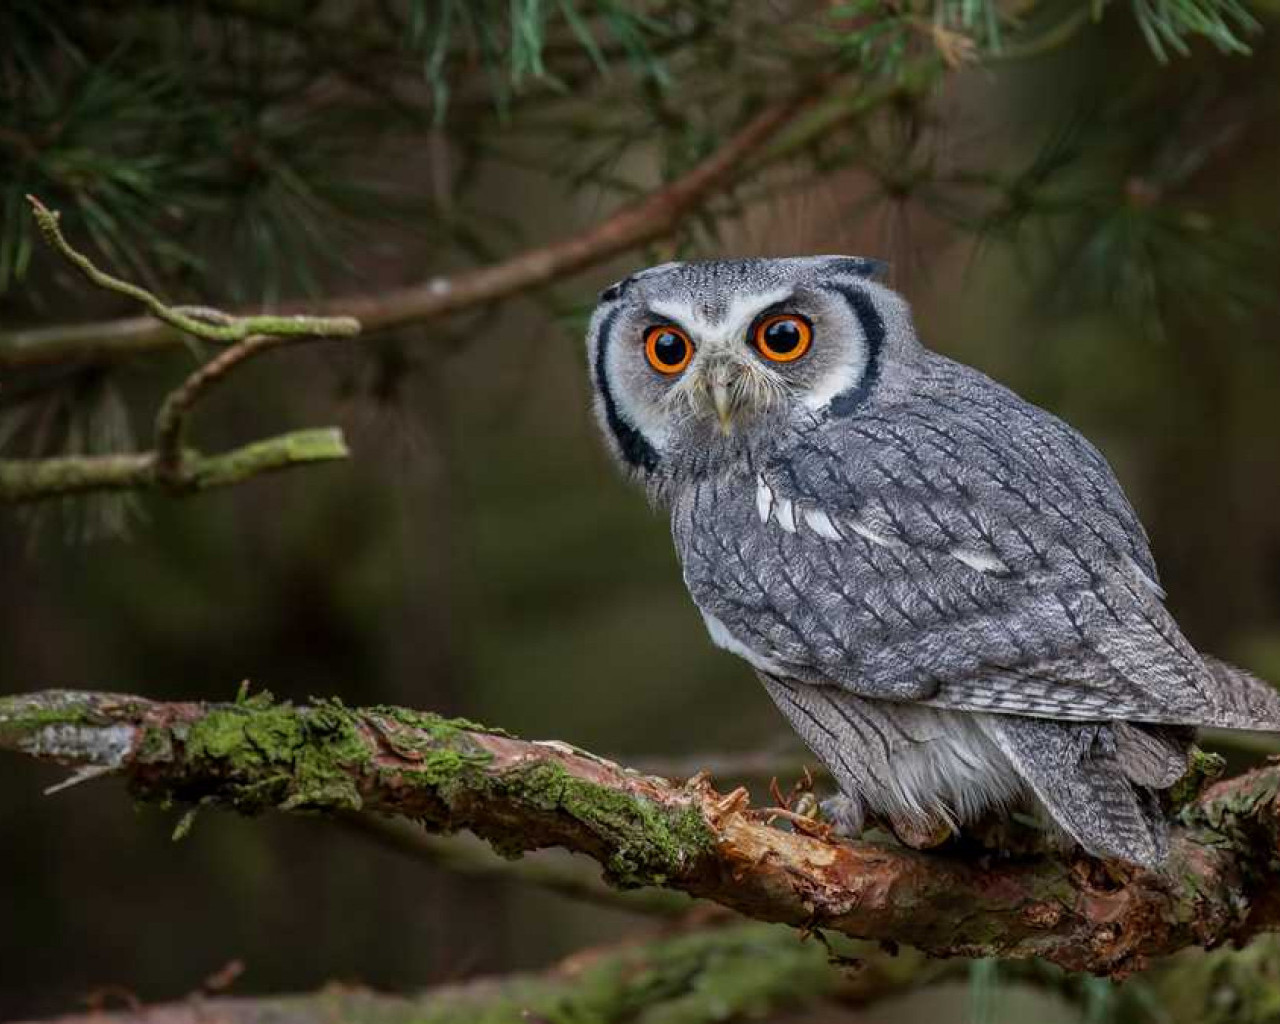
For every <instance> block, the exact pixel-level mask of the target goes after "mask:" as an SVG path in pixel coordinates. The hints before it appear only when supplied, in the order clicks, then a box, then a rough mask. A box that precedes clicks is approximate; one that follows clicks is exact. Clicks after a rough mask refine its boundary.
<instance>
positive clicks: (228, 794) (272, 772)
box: [147, 694, 370, 814]
mask: <svg viewBox="0 0 1280 1024" xmlns="http://www.w3.org/2000/svg"><path fill="white" fill-rule="evenodd" d="M174 735H175V738H177V739H179V740H180V741H181V743H182V746H183V750H184V754H185V758H186V760H187V761H188V762H189V763H190V766H191V769H192V773H193V774H198V773H207V775H208V777H209V778H210V779H214V780H217V782H218V783H219V785H218V799H219V802H221V803H225V804H229V805H230V806H232V807H234V808H235V809H236V810H239V811H242V812H244V813H248V814H254V813H257V812H259V811H262V810H266V809H267V808H270V807H279V808H280V809H282V810H303V809H309V808H317V809H324V810H358V809H359V807H360V805H361V798H360V793H359V790H358V789H357V787H356V783H355V781H354V777H353V772H352V769H353V768H355V769H359V768H360V766H362V765H363V764H365V763H366V762H367V761H368V760H369V757H370V754H369V748H368V746H367V744H366V742H365V740H364V738H363V736H362V734H361V732H360V729H359V725H358V718H357V716H356V714H355V713H354V712H351V711H348V710H346V709H345V708H342V707H341V706H339V705H336V704H334V703H332V702H324V703H320V704H316V705H314V706H312V707H309V708H295V707H293V706H292V705H289V704H277V703H275V702H274V701H272V700H271V698H270V696H269V695H265V694H257V695H255V696H254V697H252V698H250V699H248V700H245V701H243V702H242V703H238V704H233V705H225V706H220V707H216V708H212V709H210V710H208V711H207V712H205V714H203V715H202V716H201V717H199V718H197V719H196V720H195V721H193V722H191V723H190V724H189V725H188V726H187V727H186V728H185V729H183V730H180V729H175V730H174ZM147 742H151V743H154V744H156V745H157V746H158V745H159V742H160V741H158V740H156V741H150V740H148V741H147Z"/></svg>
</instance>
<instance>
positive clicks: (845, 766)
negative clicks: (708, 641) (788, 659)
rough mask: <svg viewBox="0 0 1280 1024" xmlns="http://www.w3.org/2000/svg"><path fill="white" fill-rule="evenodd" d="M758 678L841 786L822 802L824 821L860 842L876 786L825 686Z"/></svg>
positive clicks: (857, 745) (849, 730) (764, 675)
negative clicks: (828, 700)
mask: <svg viewBox="0 0 1280 1024" xmlns="http://www.w3.org/2000/svg"><path fill="white" fill-rule="evenodd" d="M756 674H757V675H758V676H759V677H760V681H761V682H763V683H764V686H765V689H766V690H768V692H769V696H771V697H772V698H773V701H774V703H775V704H777V705H778V709H779V710H780V711H781V712H782V713H783V715H785V716H786V718H787V721H788V722H790V723H791V727H792V728H793V729H795V731H796V732H797V733H799V735H800V738H801V739H802V740H804V741H805V743H806V744H807V745H808V747H809V749H810V750H812V751H813V752H814V753H815V754H816V755H817V756H818V758H819V759H820V760H821V761H822V763H823V764H825V765H826V766H827V770H828V771H829V772H831V776H832V778H834V779H835V781H836V785H837V786H838V787H839V788H840V792H839V793H838V794H836V795H835V796H832V797H829V798H828V799H826V800H823V801H822V803H821V811H822V815H823V817H824V818H826V819H827V820H828V821H830V822H831V823H832V825H834V826H835V830H836V832H837V833H838V834H840V835H843V836H846V837H848V838H851V839H852V838H856V837H857V836H858V835H860V834H861V833H862V830H863V829H864V828H865V827H866V824H867V814H868V811H869V807H868V804H867V800H866V795H867V794H868V792H870V791H871V789H872V787H873V785H874V781H873V778H872V776H871V774H870V769H869V766H868V764H867V763H866V761H865V760H864V758H863V756H862V752H861V750H860V747H861V744H860V743H859V742H858V736H857V734H856V733H855V732H854V731H853V729H852V728H851V727H850V724H849V722H847V721H846V720H845V719H844V718H843V717H842V716H840V715H839V714H837V713H836V711H835V710H834V709H833V708H832V707H831V706H830V705H828V704H827V703H826V701H825V699H824V698H823V696H822V694H821V693H820V692H819V691H820V690H821V689H822V688H821V687H817V686H813V685H810V684H809V683H801V682H797V681H796V680H792V679H784V678H782V677H781V676H774V675H766V674H765V673H763V672H757V673H756Z"/></svg>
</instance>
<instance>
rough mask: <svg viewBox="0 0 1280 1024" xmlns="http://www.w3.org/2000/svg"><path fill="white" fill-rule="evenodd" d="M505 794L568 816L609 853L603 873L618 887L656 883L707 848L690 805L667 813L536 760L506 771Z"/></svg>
mask: <svg viewBox="0 0 1280 1024" xmlns="http://www.w3.org/2000/svg"><path fill="white" fill-rule="evenodd" d="M501 787H502V788H503V789H504V790H505V791H507V794H508V795H511V796H514V797H516V798H518V799H519V800H520V801H522V802H523V803H525V804H527V805H529V806H532V807H535V808H537V809H539V810H542V811H547V812H554V811H560V812H563V813H565V814H568V815H570V816H571V817H573V818H574V819H575V820H576V821H578V822H579V823H580V824H582V825H585V826H586V827H587V828H588V829H589V830H590V831H592V832H593V833H595V834H596V835H598V836H600V838H601V839H602V840H603V841H604V843H605V845H606V846H608V847H609V848H611V849H612V851H613V852H612V853H611V854H610V855H609V857H608V860H607V861H606V862H605V869H606V871H607V873H608V875H609V876H610V878H611V879H612V880H613V881H614V882H615V883H617V884H619V885H622V886H638V885H661V884H662V883H663V882H665V881H666V880H667V879H668V878H670V877H671V876H673V875H678V874H680V873H681V872H683V871H684V870H685V869H686V868H687V867H688V865H689V863H690V861H692V860H694V859H696V858H697V857H698V856H699V855H701V854H702V853H703V852H705V851H706V850H708V849H709V848H710V847H711V845H712V844H713V843H714V837H713V835H712V833H711V830H710V829H709V828H708V826H707V824H706V822H705V821H704V820H703V818H702V815H701V814H700V813H699V812H698V811H697V810H696V809H695V808H692V807H688V808H682V809H680V810H671V809H668V808H666V807H663V806H660V805H658V804H656V803H653V802H652V801H649V800H645V799H643V798H641V797H636V796H631V795H630V794H627V793H620V792H618V791H617V790H614V789H610V788H609V787H607V786H601V785H597V784H595V783H592V782H588V781H586V780H583V779H579V778H576V777H574V776H572V775H570V774H569V773H568V772H567V771H565V769H564V768H563V767H561V766H560V765H558V764H554V763H547V762H542V763H539V764H533V765H530V766H528V767H527V768H523V769H519V770H517V771H514V772H511V773H509V774H508V775H507V776H506V777H505V778H503V780H502V781H501Z"/></svg>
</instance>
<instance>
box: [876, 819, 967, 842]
mask: <svg viewBox="0 0 1280 1024" xmlns="http://www.w3.org/2000/svg"><path fill="white" fill-rule="evenodd" d="M888 819H889V827H890V828H891V829H892V830H893V834H894V835H895V836H897V837H898V841H899V842H900V843H902V845H903V846H909V847H911V849H913V850H932V849H933V848H934V847H935V846H941V845H942V844H943V843H945V842H946V841H947V840H948V839H950V838H951V837H952V836H953V835H955V830H954V829H953V828H952V827H951V826H950V825H949V824H947V822H945V821H943V820H942V819H940V818H925V819H923V820H922V819H920V818H908V817H906V816H903V815H896V814H890V815H889V816H888Z"/></svg>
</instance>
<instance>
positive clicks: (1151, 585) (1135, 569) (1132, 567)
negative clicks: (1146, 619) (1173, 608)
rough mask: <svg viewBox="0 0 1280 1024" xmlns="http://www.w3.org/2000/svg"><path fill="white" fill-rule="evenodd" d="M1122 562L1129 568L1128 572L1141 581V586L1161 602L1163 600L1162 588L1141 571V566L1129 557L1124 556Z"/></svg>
mask: <svg viewBox="0 0 1280 1024" xmlns="http://www.w3.org/2000/svg"><path fill="white" fill-rule="evenodd" d="M1124 561H1125V565H1127V566H1128V567H1129V571H1130V572H1131V573H1133V574H1134V575H1135V576H1137V577H1138V579H1139V580H1141V581H1142V585H1143V586H1144V587H1146V588H1147V589H1148V590H1150V591H1151V592H1152V593H1153V594H1155V595H1156V597H1158V598H1160V600H1162V601H1163V600H1164V598H1165V592H1164V587H1162V586H1160V584H1159V583H1157V582H1156V581H1155V580H1153V579H1152V578H1151V577H1150V576H1148V575H1147V574H1146V573H1145V572H1144V571H1143V569H1142V566H1140V565H1139V564H1138V563H1137V562H1135V561H1134V560H1133V559H1132V558H1131V557H1130V556H1129V555H1125V556H1124Z"/></svg>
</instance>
